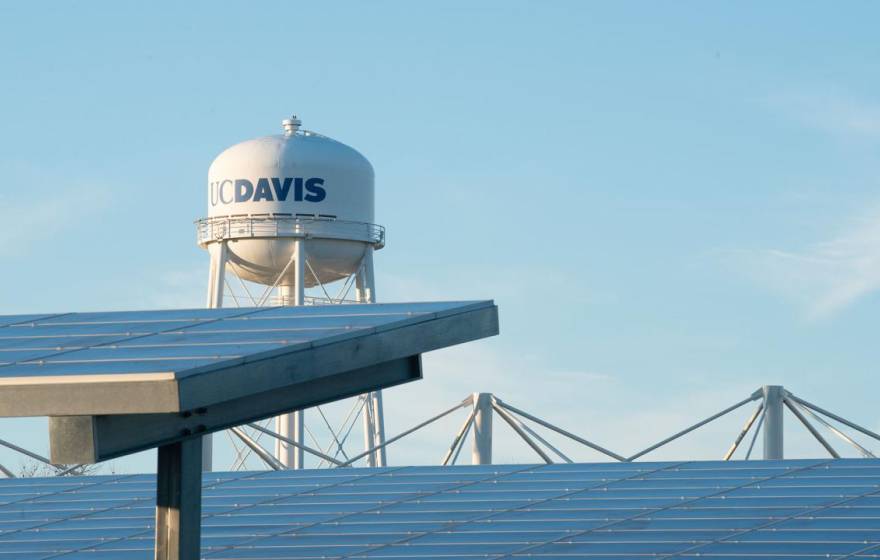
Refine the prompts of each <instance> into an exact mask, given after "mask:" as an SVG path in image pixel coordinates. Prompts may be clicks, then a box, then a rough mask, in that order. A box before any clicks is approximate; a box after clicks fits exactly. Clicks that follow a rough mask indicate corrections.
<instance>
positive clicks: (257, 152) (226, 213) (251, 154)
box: [198, 116, 384, 287]
mask: <svg viewBox="0 0 880 560" xmlns="http://www.w3.org/2000/svg"><path fill="white" fill-rule="evenodd" d="M282 126H283V130H284V133H283V134H279V135H274V136H263V137H261V138H255V139H253V140H247V141H245V142H241V143H240V144H236V145H234V146H232V147H230V148H228V149H226V150H225V151H223V153H221V154H220V155H219V156H217V158H216V159H215V160H214V162H213V163H212V164H211V167H210V169H209V170H208V218H207V219H203V220H199V222H198V230H199V231H198V233H199V243H200V244H201V245H202V246H203V247H206V246H207V245H208V244H210V243H214V242H220V241H225V242H226V243H227V251H228V260H227V264H228V266H231V267H232V269H233V271H234V272H235V273H236V274H237V275H238V276H240V277H241V278H244V279H246V280H250V281H253V282H258V283H261V284H267V285H273V284H276V285H289V284H291V283H292V281H293V268H294V267H289V266H288V265H289V263H290V261H291V256H292V254H293V239H295V238H302V239H305V240H306V242H305V251H306V259H307V261H306V262H307V264H308V267H307V268H306V270H305V279H304V285H305V286H306V287H310V286H314V285H316V284H317V281H316V280H320V281H321V282H322V283H325V284H326V283H328V282H332V281H334V280H338V279H341V278H345V277H347V276H349V275H351V274H354V273H355V272H356V271H357V268H358V267H359V266H360V263H361V261H362V258H363V256H364V252H365V250H366V248H367V247H368V246H372V247H373V248H375V249H379V248H381V247H382V246H384V230H383V228H381V227H380V226H377V225H375V224H373V220H374V208H375V193H374V185H373V167H372V166H371V165H370V162H369V161H367V159H366V158H365V157H364V156H363V155H361V154H360V153H359V152H358V151H357V150H355V149H354V148H351V147H349V146H346V145H345V144H343V143H341V142H337V141H336V140H333V139H331V138H328V137H326V136H322V135H320V134H317V133H314V132H309V131H305V130H301V129H300V121H299V120H298V119H297V118H296V117H295V116H294V117H293V118H291V119H285V120H284V121H282ZM286 267H287V268H288V269H289V270H288V271H286V272H285V274H284V276H283V277H282V278H281V279H280V282H279V275H280V274H281V273H282V272H283V271H284V270H285V268H286Z"/></svg>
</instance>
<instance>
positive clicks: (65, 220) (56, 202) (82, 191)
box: [0, 185, 111, 257]
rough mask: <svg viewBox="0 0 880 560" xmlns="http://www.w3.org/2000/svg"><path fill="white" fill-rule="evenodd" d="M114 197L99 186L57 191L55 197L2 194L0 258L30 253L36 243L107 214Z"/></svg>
mask: <svg viewBox="0 0 880 560" xmlns="http://www.w3.org/2000/svg"><path fill="white" fill-rule="evenodd" d="M22 192H26V191H22ZM110 197H111V190H110V189H107V188H105V187H101V186H95V185H89V186H76V187H73V186H72V187H68V188H66V189H61V190H56V191H54V192H53V193H52V196H51V197H48V196H39V197H36V196H28V197H13V196H11V195H9V194H5V195H3V194H0V227H2V231H3V235H2V236H0V256H3V257H14V256H19V255H26V254H28V253H29V252H30V251H31V249H32V248H33V246H34V244H36V243H39V242H41V241H45V240H47V239H52V238H54V237H56V236H58V235H59V234H61V233H62V232H64V231H67V230H69V229H71V228H75V227H77V225H78V224H81V223H83V221H84V220H86V219H88V218H91V217H94V216H95V215H97V214H100V213H101V212H103V211H105V210H106V209H107V207H108V206H109V204H110Z"/></svg>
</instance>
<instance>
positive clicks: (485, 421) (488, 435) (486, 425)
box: [471, 393, 492, 465]
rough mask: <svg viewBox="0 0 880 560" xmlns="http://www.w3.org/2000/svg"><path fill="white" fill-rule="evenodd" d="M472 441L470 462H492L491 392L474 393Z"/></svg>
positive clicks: (476, 463) (478, 463) (484, 463)
mask: <svg viewBox="0 0 880 560" xmlns="http://www.w3.org/2000/svg"><path fill="white" fill-rule="evenodd" d="M473 399H474V442H473V448H472V451H471V463H472V464H474V465H491V464H492V393H474V397H473Z"/></svg>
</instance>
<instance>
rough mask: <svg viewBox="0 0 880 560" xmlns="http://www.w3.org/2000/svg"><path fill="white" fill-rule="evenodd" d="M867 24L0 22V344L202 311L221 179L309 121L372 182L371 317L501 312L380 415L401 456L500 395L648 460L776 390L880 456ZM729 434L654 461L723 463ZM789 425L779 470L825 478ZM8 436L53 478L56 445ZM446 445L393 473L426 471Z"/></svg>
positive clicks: (552, 12)
mask: <svg viewBox="0 0 880 560" xmlns="http://www.w3.org/2000/svg"><path fill="white" fill-rule="evenodd" d="M878 19H880V7H878V6H877V5H876V4H872V3H868V2H853V3H848V4H846V6H845V8H844V7H842V6H840V5H830V4H823V3H803V2H777V3H773V4H772V5H768V4H766V3H758V2H754V3H736V4H734V3H712V4H711V5H710V4H708V3H703V2H680V3H675V4H674V5H670V4H658V3H647V2H646V3H616V4H614V5H610V4H609V5H599V4H590V3H585V2H570V3H565V2H556V3H538V2H531V3H523V2H510V1H506V2H485V3H480V4H479V6H474V5H473V3H465V2H461V3H458V2H443V3H436V4H434V5H429V4H418V5H417V4H412V3H405V2H397V3H394V2H370V3H339V4H335V5H334V6H332V7H325V6H320V7H318V6H315V5H306V4H302V3H280V2H279V3H265V4H260V5H255V4H252V3H207V2H202V3H198V2H190V3H165V4H162V3H150V4H143V5H131V6H128V7H126V6H120V5H119V4H118V3H98V2H95V3H90V4H86V5H74V4H71V3H57V4H48V3H45V4H44V3H39V2H28V3H15V4H13V3H5V4H3V5H2V7H0V69H2V78H0V84H2V87H0V107H3V111H2V125H0V170H2V174H3V182H2V186H0V228H2V236H0V259H2V263H3V272H4V273H3V274H2V275H0V294H3V295H2V296H0V313H19V312H21V313H24V312H33V311H66V310H96V309H118V308H155V307H179V306H187V307H192V306H201V305H203V302H204V290H205V280H206V276H207V255H206V254H205V253H204V252H203V251H202V250H201V249H199V248H198V247H197V246H196V244H195V232H194V228H193V224H192V222H193V220H195V219H197V218H199V217H202V216H204V215H205V214H206V207H205V206H206V200H205V199H206V196H205V189H206V174H207V168H208V165H209V164H210V162H211V160H212V159H213V158H214V157H215V156H216V155H217V154H218V153H219V152H220V151H221V150H223V149H224V148H225V147H227V146H229V145H231V144H234V143H236V142H238V141H241V140H245V139H248V138H252V137H255V136H259V135H263V134H274V133H277V132H278V130H279V121H280V119H282V118H284V117H285V116H287V115H288V114H290V113H292V112H296V113H297V114H298V115H299V116H300V117H301V118H302V119H303V121H304V126H305V127H306V128H309V129H312V130H316V131H319V132H322V133H324V134H327V135H330V136H332V137H335V138H337V139H339V140H341V141H343V142H346V143H348V144H350V145H352V146H354V147H356V148H357V149H358V150H360V151H361V152H362V153H364V154H365V155H366V156H367V157H368V158H369V159H370V161H371V162H372V164H373V166H374V168H375V170H376V178H377V182H376V185H377V211H376V215H377V221H378V222H379V223H381V224H383V225H385V226H386V227H387V230H388V245H387V247H386V248H385V249H384V250H383V251H381V252H380V253H379V254H377V257H376V264H377V267H378V295H379V299H380V300H386V301H390V300H410V299H453V298H494V299H496V300H497V302H498V303H499V305H500V308H501V316H502V331H503V334H502V336H501V337H498V338H496V339H494V340H492V341H490V342H485V343H480V344H475V345H471V346H469V347H461V348H457V349H452V350H447V351H443V352H440V353H437V354H435V355H432V356H429V357H428V359H427V360H426V368H427V372H426V373H427V378H426V379H425V380H424V381H422V382H420V383H419V384H417V385H413V386H410V387H406V388H398V389H394V390H392V391H389V392H388V395H387V397H386V399H387V401H388V416H389V419H388V422H389V432H390V433H394V432H395V431H396V430H399V429H403V428H404V427H406V426H407V424H409V423H412V422H415V421H416V420H419V419H421V418H422V417H424V416H425V415H426V414H427V412H426V411H428V410H434V409H437V410H438V411H439V410H442V409H443V408H445V407H446V406H447V402H450V403H451V402H453V401H455V400H457V399H458V398H460V397H462V396H464V395H465V394H467V393H469V392H471V391H479V390H485V391H494V392H496V393H497V394H499V395H500V396H501V397H502V398H507V399H508V400H510V401H511V402H513V403H514V404H517V405H519V406H522V407H524V408H531V409H532V410H533V411H535V412H538V413H540V414H542V415H544V416H546V417H548V418H550V419H552V420H554V421H557V422H559V423H560V424H563V425H565V426H567V427H569V428H571V429H573V430H575V431H577V432H579V433H582V434H584V435H586V436H588V437H592V438H594V439H596V440H598V441H599V442H601V443H604V444H605V445H608V446H609V447H612V448H614V449H618V450H621V451H622V452H624V451H635V450H636V449H638V448H640V447H642V446H646V445H647V444H649V443H651V442H652V441H653V440H655V439H659V438H660V437H662V436H664V435H667V434H668V433H671V432H672V431H675V430H676V429H678V428H680V427H683V426H684V425H686V424H687V423H689V422H690V421H695V420H697V419H699V417H700V415H708V414H709V413H711V412H713V411H714V410H716V409H720V408H722V407H723V406H725V405H726V404H728V403H731V402H734V401H737V400H739V399H740V398H742V397H743V396H745V395H746V394H748V393H749V392H751V390H753V389H754V388H755V387H757V386H758V385H761V384H763V383H780V384H784V385H786V386H787V387H788V388H790V389H791V390H792V391H794V392H795V393H797V394H800V395H802V396H803V397H805V398H807V399H808V400H813V401H818V402H820V403H822V404H824V405H826V406H827V407H829V408H832V409H835V410H838V411H845V412H846V413H847V414H848V415H849V416H851V417H852V418H853V419H855V420H857V421H859V422H862V423H864V424H866V425H868V426H869V427H873V428H875V429H876V428H880V413H878V412H877V409H876V406H873V405H874V398H873V395H874V392H875V389H876V380H875V379H876V374H877V371H876V364H877V363H878V358H880V344H877V334H876V333H877V323H878V321H877V317H878V311H880V297H878V288H880V194H878V192H880V191H878V188H877V187H878V184H880V173H878V170H880V165H878V164H880V161H878V160H880V157H878V153H880V152H878V147H880V42H878V41H877V40H876V22H877V21H878ZM527 405H528V406H527ZM743 419H744V416H743V415H742V414H741V415H740V416H739V417H736V418H732V419H731V420H730V422H729V425H724V426H721V427H719V428H717V429H716V431H714V432H713V431H711V430H710V431H709V432H707V433H706V434H705V435H700V436H698V437H696V438H694V439H692V440H689V441H688V442H687V443H686V444H683V445H680V446H679V447H676V448H672V449H671V450H670V451H668V452H666V453H669V454H670V455H668V456H675V457H682V456H699V457H717V456H719V455H721V454H722V453H723V451H724V450H725V448H726V446H727V444H728V442H729V440H730V439H731V438H732V437H733V435H734V433H735V431H736V429H737V428H738V425H739V424H740V423H741V422H742V421H743ZM456 422H457V421H455V422H453V424H455V423H456ZM793 422H794V420H793V419H791V420H790V421H789V426H790V428H791V430H790V432H791V438H790V443H791V446H790V449H791V452H792V453H793V454H802V455H811V454H812V455H815V454H817V453H818V448H817V447H816V446H814V445H812V444H811V443H809V442H808V441H807V440H806V439H804V438H802V437H801V435H800V433H799V431H798V430H795V426H793ZM3 425H4V426H6V428H5V429H3V433H2V435H0V437H3V438H5V439H10V440H13V441H16V442H19V443H33V445H34V446H35V447H40V446H45V444H44V442H43V440H44V439H45V433H44V425H43V424H41V423H40V422H39V421H13V422H9V421H6V422H5V423H4V424H3ZM455 428H456V426H454V425H450V426H447V427H444V428H443V429H439V430H438V431H437V432H431V433H429V434H427V435H426V436H425V437H423V438H421V439H420V440H418V441H414V442H412V443H404V442H402V443H401V444H400V446H401V447H400V448H399V451H398V455H397V457H398V458H399V459H398V461H405V462H436V460H437V459H438V458H439V457H440V456H442V452H443V449H444V448H445V446H446V445H447V444H448V441H449V440H450V438H451V436H452V433H453V432H454V430H455ZM499 445H500V446H501V447H500V449H501V451H500V452H499V454H500V456H501V457H502V458H505V459H508V460H526V459H529V458H530V456H529V451H528V449H526V448H524V447H522V446H518V445H516V444H515V442H512V441H506V440H505V441H504V442H501V443H500V444H499ZM407 446H409V447H407ZM576 456H578V457H580V458H582V459H592V458H595V456H593V455H590V454H588V453H581V455H577V454H576ZM4 457H8V455H3V454H2V453H0V460H3V458H4ZM656 457H658V458H662V457H664V455H663V452H661V453H658V454H657V455H656ZM9 460H10V461H13V462H14V461H15V459H9ZM150 460H151V459H150V458H149V457H146V458H145V457H140V458H135V459H131V460H129V461H128V462H123V464H122V466H121V467H119V468H125V469H145V468H150V467H151V463H150ZM391 460H392V461H394V460H395V458H394V455H393V454H392V455H391Z"/></svg>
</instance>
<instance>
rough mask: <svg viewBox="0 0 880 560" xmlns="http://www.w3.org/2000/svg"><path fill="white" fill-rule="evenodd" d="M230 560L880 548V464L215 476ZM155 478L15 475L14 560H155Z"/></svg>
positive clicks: (8, 492)
mask: <svg viewBox="0 0 880 560" xmlns="http://www.w3.org/2000/svg"><path fill="white" fill-rule="evenodd" d="M203 482H204V484H203V496H204V498H203V504H204V505H203V521H202V526H203V529H202V555H203V557H205V558H209V559H224V558H230V559H231V558H249V559H253V558H263V559H283V558H441V557H451V558H458V559H472V558H473V559H475V558H499V557H526V556H530V557H536V558H573V557H574V558H593V559H597V558H599V559H611V558H616V559H618V560H619V559H620V558H639V557H643V556H644V557H651V558H670V557H676V558H677V557H682V558H688V557H700V558H752V559H769V558H775V559H778V558H811V557H816V558H838V559H842V558H876V557H880V460H877V459H836V460H834V459H832V460H786V461H732V462H724V461H687V462H664V463H609V464H551V465H513V466H510V465H486V466H456V467H398V468H381V469H350V468H349V469H335V470H322V471H317V470H305V471H270V472H258V473H255V472H251V473H241V472H238V473H206V474H205V475H204V479H203ZM154 496H155V479H154V476H153V475H114V476H90V477H78V478H67V477H56V478H41V479H5V480H0V559H4V558H29V559H48V558H61V559H64V560H73V559H78V558H84V559H85V558H88V559H93V560H95V559H97V560H100V559H102V558H107V559H110V558H112V559H121V560H126V559H148V558H152V555H153V548H152V547H153V522H154V521H153V519H154V511H155V510H154Z"/></svg>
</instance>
